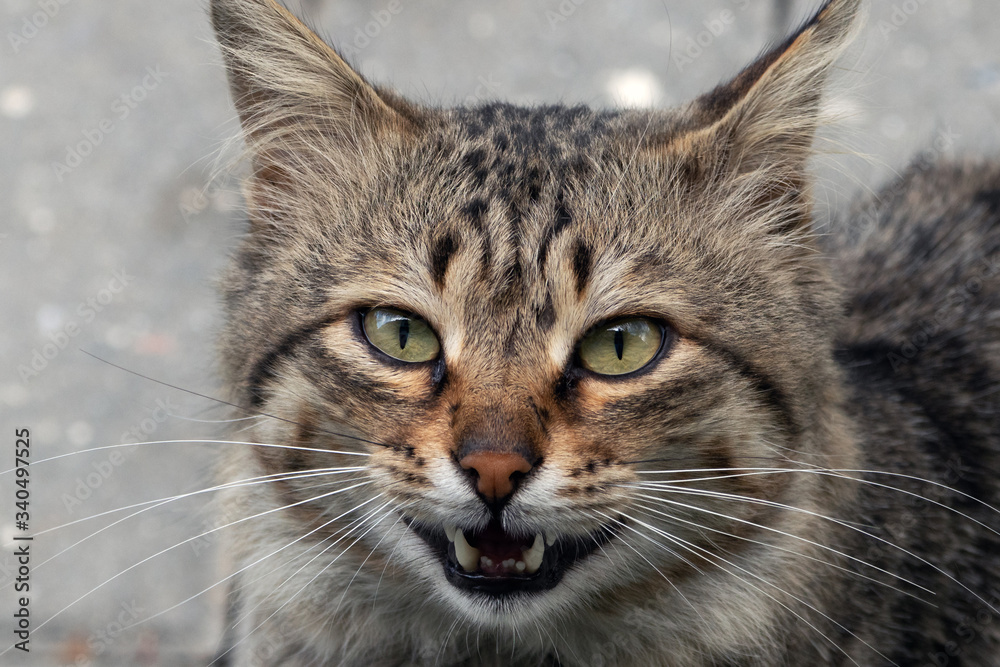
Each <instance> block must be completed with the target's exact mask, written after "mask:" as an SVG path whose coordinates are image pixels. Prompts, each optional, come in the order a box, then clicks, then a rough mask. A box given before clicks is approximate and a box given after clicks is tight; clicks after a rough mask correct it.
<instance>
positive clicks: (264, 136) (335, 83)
mask: <svg viewBox="0 0 1000 667" xmlns="http://www.w3.org/2000/svg"><path fill="white" fill-rule="evenodd" d="M211 14H212V23H213V26H214V27H215V32H216V35H217V37H218V40H219V43H220V45H221V47H222V53H223V56H224V58H225V62H226V66H227V71H228V76H229V85H230V90H231V92H232V96H233V100H234V103H235V105H236V110H237V112H238V113H239V116H240V121H241V123H242V126H243V131H244V138H245V140H246V143H247V148H248V150H249V152H250V155H251V159H252V163H253V169H254V177H253V179H251V182H250V183H249V185H248V193H247V194H248V203H249V206H250V209H251V210H250V213H251V220H252V221H253V222H254V223H255V228H256V226H257V223H259V222H261V221H262V220H270V221H272V222H273V221H275V220H278V219H281V218H282V217H284V215H285V214H286V213H287V211H286V210H284V209H285V208H287V206H286V205H285V200H286V198H287V197H286V196H287V195H288V193H289V191H290V190H291V189H292V188H293V187H295V186H296V185H297V184H306V183H309V182H310V181H311V180H313V179H310V178H309V176H314V177H315V176H318V175H320V174H322V177H323V178H328V179H329V182H331V183H334V184H335V183H336V181H337V180H338V179H340V178H343V177H348V178H349V176H350V174H352V173H356V172H357V171H359V170H364V168H365V163H366V158H367V157H370V154H371V153H372V152H376V151H378V150H379V149H380V146H381V145H382V144H383V143H389V144H391V143H393V141H392V140H393V139H396V140H398V139H400V138H403V137H405V136H406V135H408V134H410V133H412V132H414V130H415V128H416V125H417V122H418V112H417V110H416V109H415V108H414V107H411V106H410V105H408V104H407V103H406V102H404V101H402V100H400V99H399V98H397V97H395V96H393V95H391V94H388V93H385V92H381V91H378V90H376V89H375V88H374V87H373V86H371V85H370V84H369V83H368V82H367V81H365V80H364V78H363V77H362V76H361V75H360V74H358V73H357V72H355V71H354V70H353V69H352V68H351V67H350V66H349V65H348V64H347V63H346V62H345V61H344V59H343V58H341V57H340V55H338V54H337V52H336V51H334V50H333V49H332V48H331V47H330V46H328V45H327V44H325V43H324V42H323V40H321V39H320V38H319V37H318V36H317V35H316V34H315V33H314V32H313V31H311V30H310V29H309V28H308V27H306V26H305V25H304V24H303V23H302V22H301V21H299V20H298V19H297V18H295V16H293V15H292V14H291V13H290V12H289V11H288V10H286V9H285V8H284V7H282V6H281V5H279V4H278V3H277V2H275V0H212V3H211Z"/></svg>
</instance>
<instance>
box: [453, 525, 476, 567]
mask: <svg viewBox="0 0 1000 667" xmlns="http://www.w3.org/2000/svg"><path fill="white" fill-rule="evenodd" d="M455 558H457V559H458V564H459V565H461V566H462V569H463V570H465V571H466V572H475V571H476V568H478V567H479V549H474V548H473V547H471V546H469V543H468V542H466V540H465V535H464V534H463V533H462V529H461V528H456V529H455Z"/></svg>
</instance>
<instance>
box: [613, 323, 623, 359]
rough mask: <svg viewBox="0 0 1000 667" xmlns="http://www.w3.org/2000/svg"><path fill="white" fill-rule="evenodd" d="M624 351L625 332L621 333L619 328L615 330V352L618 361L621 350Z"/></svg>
mask: <svg viewBox="0 0 1000 667" xmlns="http://www.w3.org/2000/svg"><path fill="white" fill-rule="evenodd" d="M624 351H625V334H624V333H622V330H621V329H616V330H615V353H616V354H617V355H618V361H621V360H622V352H624Z"/></svg>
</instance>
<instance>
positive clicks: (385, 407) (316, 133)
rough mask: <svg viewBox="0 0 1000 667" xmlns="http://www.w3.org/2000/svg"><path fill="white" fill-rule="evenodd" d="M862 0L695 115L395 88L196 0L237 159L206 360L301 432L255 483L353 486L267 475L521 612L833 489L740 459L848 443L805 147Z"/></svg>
mask: <svg viewBox="0 0 1000 667" xmlns="http://www.w3.org/2000/svg"><path fill="white" fill-rule="evenodd" d="M858 5H859V1H858V0H831V1H830V2H827V3H826V4H825V5H824V6H823V8H822V9H820V10H819V12H818V13H817V14H816V15H815V16H814V17H813V18H812V19H811V20H810V21H808V22H807V23H806V24H805V25H804V26H803V27H802V28H801V29H800V30H799V31H798V32H796V33H795V34H794V35H793V36H792V37H791V38H789V39H788V40H787V41H785V42H784V43H783V44H781V45H779V46H777V47H776V48H774V49H772V50H771V51H769V52H767V53H766V54H764V55H763V56H761V57H760V58H759V59H758V60H757V61H756V62H754V63H753V64H751V65H750V66H749V67H747V68H746V69H744V70H743V71H742V72H741V73H740V74H739V75H737V76H736V77H735V78H734V79H733V80H731V81H729V82H728V83H724V84H722V85H720V86H718V87H717V88H715V89H714V90H712V91H711V92H709V93H707V94H705V95H703V96H701V97H699V98H698V99H696V100H694V101H693V102H691V103H690V104H688V105H687V106H684V107H683V108H679V109H674V110H655V111H650V110H622V111H593V110H590V109H588V108H584V107H569V108H567V107H557V106H540V107H533V108H521V107H515V106H510V105H506V104H484V105H481V106H476V107H463V108H452V109H439V108H431V107H428V106H423V105H418V104H414V103H412V102H409V101H407V100H404V99H403V98H401V97H400V96H398V95H397V94H395V93H393V92H391V91H389V90H386V89H384V88H378V87H375V86H373V85H371V84H369V83H368V82H367V81H366V80H365V79H364V78H363V77H362V76H361V75H359V74H358V73H357V72H355V71H354V70H353V69H352V68H351V67H350V66H348V64H347V63H346V62H345V61H344V60H343V59H342V58H341V57H340V56H339V55H338V54H337V53H336V52H335V51H334V50H333V49H332V48H330V47H329V46H327V45H326V44H325V43H323V41H321V40H320V39H319V38H318V37H317V36H316V35H315V34H314V33H313V32H312V31H310V30H309V29H308V28H307V27H305V26H304V25H303V24H302V23H301V22H300V21H298V20H297V19H296V18H294V17H293V16H292V15H291V14H290V13H289V12H288V11H286V10H285V9H283V8H282V7H280V6H279V5H278V4H276V3H275V2H273V1H272V0H214V1H213V2H212V17H213V21H214V25H215V28H216V31H217V34H218V37H219V40H220V42H221V44H222V48H223V53H224V57H225V61H226V64H227V66H228V73H229V81H230V85H231V90H232V94H233V97H234V100H235V104H236V108H237V111H238V113H239V116H240V120H241V122H242V126H243V130H244V137H245V141H246V145H247V151H248V155H249V162H250V164H251V169H252V173H251V174H250V175H249V177H248V179H247V182H246V187H245V194H246V201H247V212H248V216H249V219H250V231H249V233H248V236H247V238H246V239H245V241H244V243H243V245H242V247H241V248H240V249H239V251H238V252H237V254H236V257H235V261H234V263H233V267H232V269H231V270H230V273H229V275H228V278H227V281H226V287H225V295H226V302H227V310H228V324H227V326H226V329H225V333H224V335H223V338H222V353H223V360H224V368H225V372H226V376H227V378H228V381H229V383H230V385H231V387H232V389H233V392H234V395H235V400H236V401H238V402H239V403H240V404H241V405H244V406H246V407H247V408H248V409H252V410H255V411H259V412H261V413H265V414H267V415H271V416H273V417H276V418H278V419H270V420H264V421H263V422H262V425H260V426H258V427H256V430H255V432H254V438H255V439H256V440H257V441H258V442H262V443H272V444H275V443H276V444H279V445H283V446H290V447H294V448H292V449H282V448H280V447H278V448H273V447H269V448H259V449H256V450H255V453H254V456H255V460H256V461H257V463H258V464H259V465H260V467H261V468H262V469H263V471H264V474H285V473H295V472H297V471H299V472H305V471H309V470H315V469H324V468H330V467H333V466H354V467H355V468H356V469H357V471H358V475H357V476H355V477H353V478H352V479H355V480H360V481H358V482H357V484H358V486H357V487H356V488H353V487H352V488H350V489H349V490H345V491H344V492H343V493H342V494H340V495H337V494H331V495H323V494H320V493H317V492H316V491H315V489H314V487H315V479H313V478H309V479H306V478H302V479H299V478H296V479H288V480H286V481H284V482H282V483H281V484H280V489H281V491H280V499H281V502H283V503H286V504H289V505H291V504H295V507H294V511H293V512H290V513H289V514H290V516H292V517H293V519H294V521H297V522H299V524H300V525H301V526H302V533H303V534H304V533H306V532H307V531H308V530H312V529H313V528H316V527H317V526H320V527H322V530H319V531H318V532H317V533H316V534H315V538H316V539H318V538H319V537H321V536H325V535H332V534H335V531H337V530H340V529H341V528H342V525H343V523H344V522H349V521H355V520H359V518H361V517H363V516H365V513H366V512H370V511H371V510H373V509H374V508H375V507H380V508H383V509H382V512H381V513H378V514H371V515H370V516H368V518H367V519H366V521H367V522H368V523H367V524H365V525H367V526H369V528H370V531H369V532H366V533H365V535H364V537H363V538H359V541H358V542H357V543H356V544H354V545H353V546H352V547H350V548H348V549H347V551H348V552H349V553H348V554H347V555H346V556H345V559H351V558H353V559H355V560H354V561H352V562H355V563H356V564H357V565H358V566H359V567H361V569H362V571H364V570H365V568H367V569H369V570H371V571H372V572H374V573H375V574H376V575H377V574H378V573H380V572H382V571H383V569H384V566H385V564H386V563H388V564H389V568H388V570H387V572H389V574H388V575H387V576H389V577H390V578H391V577H393V576H396V577H399V578H402V579H401V580H407V577H410V578H412V577H414V576H415V577H416V580H417V581H419V582H421V583H420V586H423V587H424V588H423V589H422V590H423V591H425V592H424V593H422V594H421V595H420V596H419V597H420V598H421V600H420V601H421V602H422V601H423V599H424V598H427V597H429V598H430V599H432V600H434V601H435V603H436V604H440V605H441V606H442V607H443V608H446V609H451V610H453V611H455V612H456V613H459V614H460V615H461V616H462V617H463V618H466V619H469V620H471V621H474V622H480V623H483V624H494V625H496V624H501V625H502V624H511V625H516V623H519V622H523V621H524V620H526V619H531V618H540V617H541V616H542V615H543V614H552V613H553V612H560V611H564V612H566V611H571V610H575V609H578V608H579V607H580V606H581V605H583V604H584V602H585V601H586V600H591V602H590V603H589V604H591V605H593V604H597V603H596V602H593V599H592V596H593V595H594V594H596V593H601V594H602V596H603V600H604V602H602V603H601V604H614V603H615V602H614V601H615V600H624V599H626V598H627V597H628V595H629V594H630V593H629V592H628V591H630V590H633V589H635V588H636V587H637V586H638V585H639V583H638V582H642V581H646V582H647V583H646V584H643V585H644V586H648V585H649V584H648V582H649V581H650V577H653V579H655V581H654V583H653V584H652V586H653V587H654V588H655V587H659V586H662V587H663V588H664V590H665V591H670V590H672V589H671V586H674V583H673V582H683V581H686V580H695V579H697V578H698V577H699V576H703V575H702V574H700V572H701V570H702V569H704V568H708V569H711V567H712V564H711V561H706V560H705V558H703V557H702V556H701V552H708V553H717V552H718V550H720V549H728V550H730V552H733V553H740V552H743V551H746V550H749V549H752V548H755V547H754V546H753V545H754V541H758V542H759V541H768V540H771V539H772V538H773V537H774V535H773V533H772V532H767V531H765V530H764V529H763V528H762V527H761V524H767V528H768V529H770V528H773V527H775V526H784V527H786V528H787V527H788V525H789V522H802V521H804V520H805V519H803V518H802V517H801V515H795V516H784V515H783V514H782V513H781V512H780V511H779V510H778V509H776V505H775V504H774V503H779V502H781V501H782V499H784V498H787V497H788V495H789V494H791V493H792V492H793V490H794V492H795V493H797V494H798V496H799V498H800V499H804V500H802V501H800V504H801V502H806V503H807V504H808V503H809V502H810V500H809V499H812V502H815V503H817V504H822V503H823V502H825V501H826V500H827V495H826V494H828V493H830V492H829V490H828V489H825V488H824V487H823V482H822V480H821V479H819V478H818V477H817V476H805V475H803V476H793V475H780V474H769V473H754V472H753V471H767V470H774V469H782V468H792V467H795V466H797V465H800V464H813V463H823V464H829V463H830V461H832V460H834V459H833V457H842V459H841V460H844V461H846V460H848V459H849V457H850V453H851V445H850V440H849V438H848V437H847V435H846V434H845V432H844V431H843V430H842V429H841V427H840V426H839V423H840V422H839V412H838V411H839V407H838V405H839V403H838V402H839V389H838V387H839V377H838V375H837V372H836V371H835V368H834V365H833V363H832V359H831V345H832V343H831V340H832V336H833V328H834V326H835V324H836V322H837V318H838V314H839V310H840V305H839V301H838V296H837V291H836V289H835V288H834V286H833V284H832V282H831V280H830V278H829V276H828V273H827V268H826V266H825V264H824V262H823V260H822V257H820V255H819V253H818V250H817V247H816V245H815V243H814V240H813V235H812V230H811V228H810V208H811V201H810V196H809V178H808V176H807V174H806V172H805V166H806V162H807V160H808V159H809V157H810V151H811V148H810V147H811V144H812V140H813V135H814V132H815V130H816V128H817V125H818V115H819V104H820V98H821V89H822V87H823V83H824V80H825V78H826V75H827V73H828V71H829V70H830V68H831V65H832V63H833V61H834V59H835V58H836V56H837V55H838V53H839V52H840V51H841V50H842V47H843V46H844V44H845V43H846V41H847V39H848V37H849V35H850V32H851V26H852V24H853V22H854V18H855V15H856V14H857V12H858ZM328 451H333V452H342V454H332V453H327V452H328ZM694 479H701V480H703V481H701V482H698V483H696V482H692V480H694ZM683 480H688V482H689V483H691V484H692V485H693V486H692V487H691V488H693V489H696V491H692V492H690V493H687V495H672V496H670V495H667V496H665V495H664V494H663V493H662V489H660V488H659V487H657V486H656V485H657V484H662V483H663V482H664V481H668V482H670V483H674V482H678V481H683ZM345 488H346V487H345ZM702 491H704V492H702ZM726 495H729V496H730V497H729V498H727V497H726ZM735 496H739V497H740V498H744V499H748V501H747V502H733V497H735ZM665 498H666V500H664V499H665ZM752 501H757V502H752ZM768 503H771V504H768ZM352 508H357V509H352ZM341 512H345V513H348V514H347V516H346V518H345V519H343V521H342V522H341V523H337V524H333V525H329V526H327V525H326V524H324V522H325V521H327V520H329V519H330V518H333V517H335V516H336V515H338V514H340V513H341ZM349 512H354V513H353V514H351V513H349ZM376 519H377V521H376ZM803 531H804V532H806V533H807V532H808V531H807V530H806V529H805V528H803V529H802V530H801V531H800V532H803ZM352 539H353V538H352ZM386 545H388V547H387V546H386ZM345 546H346V543H345ZM393 549H394V550H395V552H396V556H395V558H394V557H393V556H392V554H391V553H390V551H391V550H393ZM340 550H341V549H338V551H337V553H339V551H340ZM332 553H333V552H331V554H332ZM400 554H402V556H400ZM366 558H367V561H366V564H364V565H360V564H361V563H362V562H363V561H365V559H366ZM696 561H697V564H696ZM661 575H662V578H661ZM407 581H408V583H407V586H409V585H410V582H409V580H407ZM668 582H670V583H669V585H668ZM407 590H410V589H409V588H407ZM612 591H617V593H615V594H612V593H611V592H612ZM616 595H617V596H618V597H616Z"/></svg>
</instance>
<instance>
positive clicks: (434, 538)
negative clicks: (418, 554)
mask: <svg viewBox="0 0 1000 667" xmlns="http://www.w3.org/2000/svg"><path fill="white" fill-rule="evenodd" d="M407 524H408V525H409V526H410V529H411V530H413V532H414V533H416V534H417V535H418V536H420V538H421V539H423V540H424V542H426V543H427V544H428V546H430V547H431V550H432V551H434V552H435V553H436V554H437V555H438V557H439V558H440V560H441V562H442V564H443V566H444V574H445V578H446V579H447V580H448V582H449V583H450V584H452V585H453V586H455V587H456V588H460V589H463V590H466V591H470V592H474V593H480V594H484V595H488V596H492V597H502V596H506V595H513V594H516V593H540V592H542V591H547V590H550V589H552V588H554V587H555V586H556V585H557V584H558V583H559V582H560V581H561V580H562V578H563V575H565V574H566V572H567V571H568V570H569V568H570V567H572V566H573V565H574V564H575V563H577V562H578V561H580V560H581V559H583V558H585V557H587V556H588V555H590V554H591V553H592V552H593V551H594V550H596V549H598V548H600V547H602V546H604V545H605V544H607V542H608V541H609V540H610V539H611V538H612V537H613V536H614V529H613V528H611V527H608V526H603V527H601V528H599V529H597V530H596V531H594V532H593V533H591V534H589V535H586V536H579V535H574V536H567V537H560V536H556V535H554V534H546V533H535V534H534V535H514V534H510V533H508V532H507V531H505V530H504V529H503V526H502V525H501V524H500V522H499V521H497V520H496V519H494V520H492V521H490V522H489V523H488V524H487V525H486V527H485V528H482V529H479V530H468V531H465V530H463V529H461V528H458V527H456V526H454V525H447V524H446V525H445V526H444V527H443V528H441V527H436V528H435V527H430V526H426V525H424V524H419V523H417V522H415V521H410V520H407Z"/></svg>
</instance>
